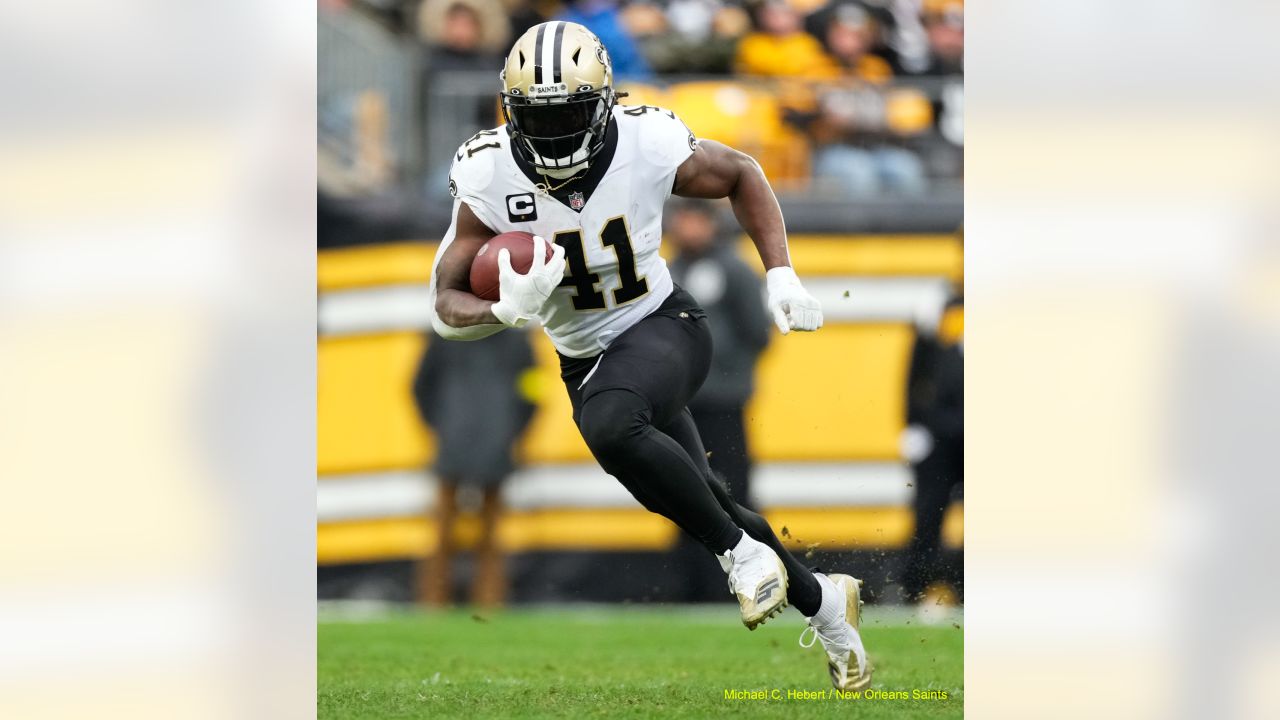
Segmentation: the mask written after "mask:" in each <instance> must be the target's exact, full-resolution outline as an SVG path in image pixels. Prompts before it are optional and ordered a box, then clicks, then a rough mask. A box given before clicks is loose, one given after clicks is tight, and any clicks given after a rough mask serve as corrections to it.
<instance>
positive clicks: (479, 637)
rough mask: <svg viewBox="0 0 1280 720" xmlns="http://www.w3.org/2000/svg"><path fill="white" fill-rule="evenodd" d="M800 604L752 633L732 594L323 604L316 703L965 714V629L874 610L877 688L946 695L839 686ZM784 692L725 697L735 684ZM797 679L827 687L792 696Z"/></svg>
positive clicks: (388, 707)
mask: <svg viewBox="0 0 1280 720" xmlns="http://www.w3.org/2000/svg"><path fill="white" fill-rule="evenodd" d="M802 627H803V621H801V620H800V619H799V616H798V615H797V614H796V613H795V612H794V611H792V610H788V611H787V612H786V613H784V614H783V615H782V616H781V618H774V619H773V620H771V621H769V622H768V623H767V624H766V625H764V626H762V627H761V628H759V629H757V630H756V631H755V632H748V631H747V630H746V629H745V628H743V627H742V625H741V624H740V623H739V622H738V621H737V613H736V612H735V608H733V607H730V606H727V605H726V606H724V607H717V608H711V609H703V608H684V607H675V608H665V609H663V608H653V607H646V608H638V607H633V608H602V607H594V606H593V607H585V608H574V607H573V606H568V607H564V608H558V609H533V610H511V611H506V612H501V613H494V614H485V615H484V616H480V615H473V614H472V613H471V612H469V611H453V612H440V613H417V612H394V613H390V614H379V615H377V616H374V617H368V618H363V619H353V618H351V617H343V616H339V615H335V614H332V613H322V615H321V621H320V626H319V658H318V663H317V666H318V683H319V692H318V698H317V701H318V716H319V717H320V718H334V719H338V718H341V719H342V720H362V719H365V718H369V719H374V718H377V719H379V720H381V719H382V718H472V719H474V718H493V717H501V718H544V717H608V718H614V717H628V718H635V717H659V716H660V717H664V718H666V717H676V718H683V717H690V718H695V717H696V718H700V717H708V716H715V715H722V714H728V713H733V714H735V715H748V716H759V717H828V716H836V715H841V716H846V715H850V716H852V715H856V716H857V717H859V718H960V717H963V714H964V711H963V698H964V693H963V683H964V670H963V632H962V631H961V630H960V629H959V626H958V624H953V623H951V622H947V623H945V624H943V625H940V626H932V627H924V626H920V625H918V624H916V623H915V622H914V621H911V620H910V618H909V616H906V615H902V614H897V615H896V616H895V615H893V614H891V613H884V612H880V613H877V612H876V609H875V608H871V609H869V611H868V614H867V617H866V619H865V621H864V626H863V638H864V641H865V643H866V646H867V649H868V652H869V653H870V655H871V659H872V663H873V665H874V667H875V679H874V681H873V684H872V688H873V689H875V690H883V691H905V692H906V693H907V695H908V696H910V695H911V693H912V691H913V690H935V691H945V692H946V694H947V699H946V700H938V699H932V700H925V699H905V700H903V699H871V698H865V697H864V698H860V699H845V700H841V699H834V698H833V697H832V696H833V695H834V692H833V691H832V688H831V685H830V682H829V681H828V680H827V672H826V664H825V660H824V655H823V654H822V652H821V650H820V649H819V647H820V644H818V645H815V646H814V647H813V648H810V649H808V650H805V649H802V648H800V647H799V646H798V645H797V644H796V640H797V638H798V637H799V633H800V630H801V628H802ZM726 689H730V690H764V691H765V696H766V698H768V697H769V696H770V695H771V692H772V691H773V690H775V689H776V690H778V691H780V694H781V695H782V697H781V698H779V699H765V700H731V699H725V690H726ZM789 690H797V691H801V690H808V691H815V692H816V691H826V693H825V694H826V697H825V698H819V699H788V698H787V692H788V691H789Z"/></svg>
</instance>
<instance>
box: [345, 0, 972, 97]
mask: <svg viewBox="0 0 1280 720" xmlns="http://www.w3.org/2000/svg"><path fill="white" fill-rule="evenodd" d="M325 4H326V5H328V6H343V7H359V8H361V9H364V10H367V11H368V12H371V13H375V14H377V15H379V16H380V17H381V18H382V19H383V20H384V21H385V22H386V23H387V24H388V25H389V26H390V27H392V28H393V29H395V30H396V31H397V32H400V33H404V34H407V35H416V36H417V37H418V38H419V39H421V40H422V41H423V42H424V43H425V44H426V45H427V46H428V47H430V48H431V51H432V54H433V57H434V59H435V60H436V61H437V62H439V63H440V64H441V65H440V67H441V69H446V70H449V69H452V70H456V69H480V70H491V69H493V67H494V64H493V63H494V60H495V59H497V58H500V57H501V56H502V55H503V54H505V52H506V51H507V49H508V46H509V45H510V43H511V42H512V41H513V40H514V39H515V38H516V37H518V36H519V35H520V34H521V33H523V32H524V31H525V30H528V29H529V28H530V27H533V26H534V25H536V24H538V23H540V22H544V21H546V20H552V19H561V20H569V21H572V22H576V23H581V24H582V25H585V26H586V27H588V28H590V29H591V31H592V32H594V33H596V35H598V36H600V39H601V40H603V41H604V43H605V45H606V46H607V47H608V48H609V51H610V54H611V55H612V58H613V67H614V71H615V72H616V73H617V75H618V77H619V78H623V79H645V78H649V77H652V76H654V75H671V74H700V75H730V74H734V75H753V76H772V77H779V76H789V77H801V78H809V79H819V78H821V79H839V78H857V79H861V80H865V81H868V82H884V81H886V80H890V79H892V78H893V77H895V76H921V75H927V76H939V75H960V74H963V72H964V0H755V1H753V0H631V1H627V0H566V1H565V2H556V1H554V0H552V1H546V2H540V1H538V0H421V1H419V0H346V1H345V2H344V1H342V0H327V2H326V3H325Z"/></svg>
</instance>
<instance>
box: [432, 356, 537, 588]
mask: <svg viewBox="0 0 1280 720" xmlns="http://www.w3.org/2000/svg"><path fill="white" fill-rule="evenodd" d="M533 364H534V359H533V350H532V348H531V346H530V344H529V337H528V334H527V333H525V332H523V331H517V330H508V331H506V332H502V333H498V334H497V335H493V336H491V337H488V338H485V339H484V340H477V341H475V342H468V343H458V342H439V341H436V342H429V345H428V347H427V352H426V353H425V355H424V356H423V359H422V363H421V364H420V365H419V367H418V373H417V375H416V376H415V377H414V381H413V396H414V400H415V401H416V403H417V406H418V412H419V414H420V415H421V416H422V419H423V420H424V421H425V422H426V423H427V424H428V425H429V426H431V428H432V429H433V430H434V431H435V435H436V459H435V475H436V477H437V478H438V480H439V484H440V491H439V495H438V498H437V501H436V523H437V530H436V538H437V540H436V553H435V555H434V556H432V557H430V558H427V559H425V560H423V562H422V563H421V565H420V568H419V575H418V580H419V583H418V597H419V600H420V601H421V602H423V603H425V604H428V605H435V606H440V605H447V604H449V602H450V601H451V599H452V592H451V591H452V584H453V580H452V575H453V557H454V554H455V552H456V549H457V548H456V547H455V545H454V532H455V525H456V521H457V518H458V508H459V502H458V501H459V497H458V495H459V491H460V490H461V489H469V490H472V491H478V492H479V494H480V540H479V542H478V543H477V545H476V551H475V557H476V563H475V567H476V570H475V574H474V581H473V583H472V586H471V601H472V602H473V603H475V604H476V605H481V606H486V607H494V606H497V605H501V604H502V602H503V600H504V599H505V596H506V585H507V582H506V572H505V569H504V560H503V553H502V548H501V547H500V546H499V544H498V524H499V521H500V519H501V516H502V483H503V481H505V480H506V478H507V476H509V475H510V474H511V472H512V471H513V470H514V469H515V461H514V446H515V442H516V440H517V439H518V438H519V437H520V435H521V434H522V433H523V432H524V429H525V427H526V426H527V425H528V423H529V420H530V419H531V418H532V417H533V410H534V405H533V403H532V402H531V400H530V398H529V397H528V395H527V385H528V383H527V382H525V381H526V380H527V375H526V373H527V372H528V371H529V370H530V369H531V368H532V367H533Z"/></svg>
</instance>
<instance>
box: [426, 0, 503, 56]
mask: <svg viewBox="0 0 1280 720" xmlns="http://www.w3.org/2000/svg"><path fill="white" fill-rule="evenodd" d="M418 37H419V38H420V39H421V40H422V41H423V42H424V43H425V44H426V46H427V58H426V61H427V70H428V72H429V73H430V74H431V75H436V74H438V73H441V72H456V71H460V70H493V71H494V72H496V71H497V70H499V69H501V68H502V57H503V55H502V54H503V52H505V49H506V44H507V40H508V39H509V38H510V25H509V22H508V20H507V11H506V8H505V7H503V5H502V3H501V2H500V1H499V0H426V2H424V3H422V8H421V10H420V11H419V13H418Z"/></svg>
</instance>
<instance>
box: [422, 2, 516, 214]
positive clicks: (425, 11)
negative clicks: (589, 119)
mask: <svg viewBox="0 0 1280 720" xmlns="http://www.w3.org/2000/svg"><path fill="white" fill-rule="evenodd" d="M510 28H511V25H510V20H508V17H507V14H506V9H505V7H504V6H503V4H502V2H501V0H426V2H424V3H423V4H422V7H421V8H420V9H419V12H418V37H419V38H420V39H421V40H422V42H423V43H424V44H425V45H426V51H425V52H424V53H423V63H424V70H423V73H422V80H421V83H422V90H421V97H422V102H423V106H422V108H423V113H424V115H428V116H429V115H430V114H431V113H432V112H435V111H439V110H441V109H446V108H456V110H452V111H451V112H450V113H449V114H451V115H452V117H451V118H450V123H449V124H450V129H451V130H452V131H454V135H453V137H452V138H451V140H452V141H453V142H459V143H460V142H462V140H463V139H465V138H467V137H468V136H470V135H472V134H474V133H475V132H476V131H478V130H482V129H485V128H491V127H493V126H494V125H497V124H498V123H499V119H498V110H497V103H496V101H495V100H494V98H493V96H492V95H485V94H480V95H471V96H463V97H459V96H458V95H454V94H451V92H450V90H449V87H450V85H449V83H447V82H444V80H445V79H447V78H449V77H450V76H451V75H455V74H460V73H486V75H487V77H488V78H489V79H490V80H491V81H493V80H492V79H493V78H496V77H497V74H498V71H500V70H501V69H502V63H503V58H504V57H505V53H506V52H507V42H508V40H509V39H510V37H511V36H510ZM495 82H496V81H495ZM433 103H435V105H434V106H433ZM452 160H453V157H452V154H451V153H440V154H438V155H437V156H435V159H434V161H433V163H432V164H431V166H430V167H428V168H426V171H425V173H424V176H423V181H424V184H425V189H426V193H427V195H428V196H431V197H441V196H444V193H445V192H446V190H445V188H447V187H448V184H449V179H448V176H449V165H450V163H451V162H452ZM445 197H447V196H445Z"/></svg>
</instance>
